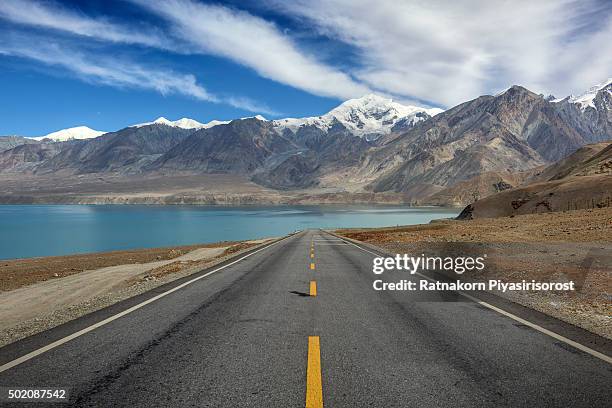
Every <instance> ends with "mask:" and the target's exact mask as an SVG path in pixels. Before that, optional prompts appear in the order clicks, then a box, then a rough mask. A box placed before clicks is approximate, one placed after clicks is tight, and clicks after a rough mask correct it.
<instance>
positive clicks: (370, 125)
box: [273, 94, 442, 138]
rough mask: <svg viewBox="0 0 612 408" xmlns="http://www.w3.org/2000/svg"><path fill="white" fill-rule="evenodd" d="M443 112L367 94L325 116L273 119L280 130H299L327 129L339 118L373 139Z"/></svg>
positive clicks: (356, 131) (357, 131)
mask: <svg viewBox="0 0 612 408" xmlns="http://www.w3.org/2000/svg"><path fill="white" fill-rule="evenodd" d="M440 112H442V110H441V109H437V108H434V109H426V108H421V107H418V106H409V105H402V104H400V103H397V102H394V101H393V100H392V99H389V98H385V97H383V96H380V95H375V94H368V95H365V96H363V97H361V98H356V99H349V100H348V101H346V102H343V103H342V104H340V105H339V106H337V107H336V108H334V109H332V110H331V111H329V112H328V113H326V114H325V115H322V116H315V117H308V118H287V119H278V120H275V121H273V122H274V126H276V127H277V128H278V129H279V130H281V131H282V130H284V129H289V130H291V131H292V132H296V131H297V130H298V129H299V128H300V127H302V126H308V125H313V126H316V127H318V128H320V129H322V130H327V129H329V128H330V127H331V126H332V125H333V124H334V123H335V122H336V121H337V122H340V123H342V125H344V127H346V128H347V129H348V130H349V131H351V132H352V133H353V134H354V135H356V136H360V137H366V138H370V137H372V136H379V135H381V134H386V133H389V132H391V130H392V129H393V127H394V126H395V125H396V124H399V123H400V122H401V123H402V124H404V125H405V126H412V125H414V124H416V123H417V122H420V121H422V120H425V119H427V118H428V117H429V116H435V115H437V114H438V113H440Z"/></svg>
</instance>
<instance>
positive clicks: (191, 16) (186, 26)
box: [132, 0, 371, 99]
mask: <svg viewBox="0 0 612 408" xmlns="http://www.w3.org/2000/svg"><path fill="white" fill-rule="evenodd" d="M132 1H134V2H135V3H138V4H140V5H142V6H143V7H146V8H147V9H149V10H151V11H152V12H154V13H156V14H158V15H160V16H162V17H164V18H166V19H168V20H169V21H170V22H171V23H172V24H171V26H172V27H173V29H174V34H175V35H176V36H177V37H180V38H181V39H182V40H183V41H185V42H187V43H188V44H190V46H192V47H195V49H196V51H199V52H202V53H205V54H212V55H217V56H221V57H225V58H228V59H230V60H232V61H234V62H237V63H239V64H242V65H244V66H247V67H250V68H252V69H253V70H255V71H256V72H257V73H258V74H259V75H261V76H263V77H265V78H269V79H272V80H274V81H277V82H280V83H283V84H287V85H290V86H293V87H295V88H298V89H302V90H305V91H307V92H310V93H313V94H316V95H321V96H331V97H338V98H344V99H345V98H351V97H358V96H362V95H364V94H366V93H368V92H371V88H370V87H368V86H366V85H364V84H362V83H359V82H358V81H355V80H354V79H353V78H351V76H350V75H348V74H346V73H344V72H342V71H340V70H338V69H336V68H334V67H331V66H328V65H326V64H324V63H322V62H320V61H318V60H317V59H316V58H315V57H314V56H312V55H308V54H306V53H305V52H303V51H302V50H300V49H299V48H298V47H297V45H296V44H295V43H294V42H293V41H292V40H291V38H290V37H288V36H287V35H286V34H284V33H283V31H282V30H281V29H279V28H278V27H277V26H275V25H274V24H272V23H270V22H268V21H266V20H264V19H262V18H259V17H256V16H253V15H251V14H249V13H246V12H243V11H238V10H233V9H230V8H227V7H222V6H217V5H206V4H200V3H197V2H194V1H191V0H168V1H161V2H149V1H146V0H132Z"/></svg>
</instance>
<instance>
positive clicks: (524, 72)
mask: <svg viewBox="0 0 612 408" xmlns="http://www.w3.org/2000/svg"><path fill="white" fill-rule="evenodd" d="M128 1H131V2H132V3H136V4H138V5H140V6H142V7H143V9H145V10H148V11H150V12H152V13H154V14H156V15H157V16H160V17H162V18H163V19H165V20H166V21H167V22H168V23H169V24H168V27H166V28H164V29H162V28H158V27H152V26H151V25H150V24H152V23H150V24H149V25H146V24H144V25H143V24H140V25H139V26H138V27H132V25H130V26H127V25H125V24H121V23H120V22H117V21H111V20H109V19H106V18H101V17H96V18H93V17H90V16H86V15H83V14H82V13H79V12H77V11H75V10H69V9H67V8H65V7H62V6H59V5H58V4H55V3H51V2H41V1H34V0H21V1H17V0H3V1H0V18H4V19H6V20H10V21H12V22H14V23H19V24H26V25H30V26H37V27H42V28H45V29H50V30H61V31H63V32H68V33H71V34H75V35H79V36H86V37H90V38H93V39H96V40H99V41H105V42H110V43H123V44H137V45H142V46H147V47H155V48H160V49H163V50H166V51H172V52H177V53H200V54H209V55H215V56H220V57H223V58H227V59H229V60H231V61H234V62H236V63H239V64H242V65H244V66H246V67H249V68H251V69H253V70H254V71H255V72H257V73H258V74H259V75H260V76H262V77H265V78H268V79H271V80H274V81H277V82H279V83H282V84H286V85H289V86H292V87H294V88H297V89H301V90H304V91H307V92H309V93H312V94H315V95H321V96H328V97H336V98H339V99H347V98H353V97H359V96H362V95H363V94H365V93H370V92H375V93H379V94H382V95H392V96H393V97H394V98H395V99H396V100H400V101H404V102H409V103H415V102H414V101H427V102H430V103H431V104H433V105H441V106H452V105H455V104H457V103H460V102H463V101H465V100H468V99H471V98H474V97H477V96H478V95H482V94H493V93H496V92H497V91H499V90H501V89H504V88H506V87H508V86H509V85H511V84H519V85H523V86H525V87H527V88H529V89H531V90H533V91H535V92H542V93H554V94H555V95H557V96H565V95H568V94H570V93H574V94H577V93H581V91H583V90H584V89H586V88H588V87H590V86H591V85H593V84H595V83H599V82H601V81H602V80H605V79H607V78H608V77H610V76H611V75H612V72H610V70H611V68H612V53H610V52H608V48H609V43H610V41H611V39H612V12H611V11H612V7H611V6H610V3H609V2H608V3H607V4H606V2H605V0H540V1H537V2H534V1H528V0H516V1H507V2H506V1H504V2H501V1H499V2H491V1H484V0H465V1H461V2H457V1H444V0H430V1H426V2H422V1H402V2H400V1H395V0H379V1H377V2H376V3H372V2H371V1H367V0H292V1H291V2H287V1H284V0H266V4H267V5H268V6H269V7H270V8H271V9H272V10H273V11H280V12H282V13H285V14H287V15H289V16H291V17H293V18H294V19H295V22H296V23H297V24H303V25H304V27H303V28H304V30H305V31H307V30H311V31H312V32H313V33H314V34H318V35H324V36H328V37H330V38H333V39H334V40H337V41H340V42H342V43H345V44H348V45H349V46H350V47H352V48H353V49H354V50H356V52H357V54H358V56H359V57H360V58H359V64H357V65H355V66H351V67H344V68H342V69H341V68H338V67H335V66H333V63H330V62H323V60H322V59H321V58H320V56H321V54H322V52H317V50H316V49H311V50H310V52H307V51H305V50H304V48H303V47H301V46H299V45H298V43H297V42H296V41H295V40H294V39H293V38H292V37H291V36H290V35H291V34H290V33H291V30H287V29H286V28H284V27H279V26H277V25H276V24H274V23H271V22H269V21H266V20H264V19H263V18H261V17H257V16H255V15H252V14H249V13H247V12H244V11H240V10H236V9H232V8H228V7H224V6H220V5H210V4H203V3H199V2H197V1H195V0H161V1H156V2H152V1H148V0H128ZM164 30H167V31H164ZM29 48H30V51H33V50H36V47H35V46H34V44H30V46H29ZM317 53H318V54H319V55H315V54H317ZM343 57H344V56H343V55H339V60H343ZM48 63H49V62H48ZM57 63H60V64H61V62H56V64H57ZM345 64H346V61H343V64H337V65H343V66H344V65H345ZM85 65H87V64H85ZM67 68H70V67H67ZM94 68H95V69H94ZM90 69H92V70H93V71H95V72H89V73H84V72H81V73H80V75H82V76H85V77H88V78H90V79H91V78H97V79H96V80H97V81H98V82H103V81H104V79H101V78H107V79H106V80H108V81H109V82H112V83H114V84H115V85H117V84H119V83H121V82H122V81H126V79H125V78H141V76H140V73H138V72H128V71H130V67H129V66H126V67H121V69H120V68H118V67H115V66H111V65H108V66H103V67H96V66H95V64H92V67H90ZM147 69H151V68H147ZM80 70H81V71H84V70H85V69H84V68H82V69H80ZM102 70H106V71H108V72H104V73H100V72H98V71H102ZM73 71H74V69H73ZM161 72H162V73H163V74H161V77H158V78H155V76H153V78H155V81H154V82H157V85H151V87H152V89H157V90H158V91H160V92H170V91H169V90H170V89H176V88H177V86H173V85H172V84H173V83H175V82H174V81H175V80H177V81H178V82H180V83H182V84H186V89H187V91H184V92H183V93H185V94H190V95H191V96H194V97H196V98H199V97H198V96H195V94H197V93H198V92H200V91H198V89H199V88H201V86H199V85H198V84H197V83H196V81H195V78H194V77H193V76H190V75H181V74H176V73H168V72H167V71H163V70H162V71H161ZM108 78H112V80H109V79H108ZM170 78H172V80H171V79H170ZM135 82H137V83H140V82H141V81H135ZM123 86H128V85H127V84H124V85H123ZM129 86H134V87H139V86H142V85H136V84H131V85H129ZM201 89H203V88H201ZM172 92H178V91H172ZM207 95H208V98H213V96H211V95H210V94H207ZM214 98H215V101H217V102H221V103H228V104H230V105H233V106H236V107H240V108H242V109H246V110H250V111H254V112H261V113H268V114H274V113H273V112H271V109H269V108H267V107H265V106H262V105H261V104H258V103H256V102H254V101H251V100H249V99H247V98H243V97H240V96H229V97H218V96H215V97H214ZM209 100H210V99H209ZM418 103H419V102H417V104H418ZM421 104H422V103H421Z"/></svg>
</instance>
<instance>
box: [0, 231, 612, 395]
mask: <svg viewBox="0 0 612 408" xmlns="http://www.w3.org/2000/svg"><path fill="white" fill-rule="evenodd" d="M374 256H375V254H373V253H371V252H368V251H366V250H364V249H361V248H359V247H357V246H355V245H352V244H349V243H346V242H344V241H342V240H341V239H338V238H336V237H334V236H332V235H330V234H328V233H325V232H322V231H305V232H302V233H299V234H296V235H294V236H291V237H288V238H286V239H284V240H281V241H279V242H277V243H275V244H274V245H271V246H269V247H267V248H265V249H262V250H260V251H258V252H256V253H253V254H251V255H249V256H248V257H245V258H244V259H242V260H240V261H239V262H234V263H232V264H230V265H228V266H226V267H224V268H223V269H221V270H218V271H216V272H214V273H212V274H209V275H207V276H205V277H203V278H201V279H198V280H195V281H186V282H190V283H188V284H186V285H184V286H183V287H180V288H178V289H175V290H174V291H173V292H171V293H168V294H164V293H165V292H164V291H167V290H168V288H164V289H158V291H157V292H156V295H158V296H159V295H161V294H163V296H160V297H159V298H157V299H154V300H152V301H151V299H152V296H148V297H146V298H143V300H146V299H148V300H147V301H149V303H147V304H145V305H142V306H139V307H137V308H134V309H133V310H131V311H129V312H128V313H125V311H126V310H128V307H134V305H139V303H137V302H136V300H135V301H133V302H132V303H129V302H128V303H127V304H125V306H117V307H116V308H115V309H113V310H112V313H110V312H109V311H106V314H104V313H102V312H100V313H98V314H93V315H92V316H88V317H85V318H82V319H80V321H77V322H74V323H73V324H69V325H66V326H64V327H60V328H57V329H54V330H50V331H49V332H47V333H44V334H41V335H38V336H34V337H33V338H30V339H25V340H23V341H22V342H19V343H17V344H14V345H10V346H7V347H5V348H3V349H0V365H3V367H8V365H10V363H11V362H12V361H15V359H17V358H18V357H21V356H23V355H26V354H27V353H30V352H33V351H36V350H41V349H42V350H43V351H44V352H41V353H40V354H39V355H36V356H34V357H32V358H30V359H28V360H27V361H24V362H22V363H20V364H18V365H15V366H14V367H10V368H7V369H4V371H2V372H0V386H4V387H14V388H25V387H59V388H69V389H70V394H71V401H72V403H73V404H74V405H76V406H131V407H151V406H168V407H170V406H172V407H175V406H199V407H304V406H312V407H316V406H321V404H324V405H325V406H327V407H366V406H367V407H407V406H432V407H433V406H435V407H440V406H449V407H450V406H452V407H461V406H465V407H473V406H512V407H517V406H526V407H527V406H529V407H533V406H551V407H552V406H556V407H561V406H572V407H581V406H584V407H597V406H602V407H603V406H609V403H610V401H611V400H612V391H611V386H612V369H611V367H612V365H610V364H609V363H608V362H606V361H603V360H601V359H599V358H597V357H594V356H593V355H590V354H588V353H585V352H583V351H579V350H577V349H575V348H573V347H571V346H569V345H568V344H566V343H564V342H562V341H559V340H558V339H555V338H554V337H551V336H548V335H546V334H544V333H542V332H539V331H537V330H534V329H532V328H530V327H528V326H526V325H523V324H519V323H517V321H516V320H513V319H511V318H508V317H507V316H504V315H502V314H500V313H497V312H495V311H494V310H491V309H488V308H486V307H483V306H482V305H479V304H477V303H474V302H471V301H465V300H462V301H456V302H449V301H448V300H449V299H448V295H447V294H436V293H433V294H432V293H429V294H428V295H427V296H422V295H420V294H418V293H411V292H388V291H385V292H383V291H375V290H373V288H372V282H373V280H374V279H377V278H379V277H377V276H375V275H373V273H372V258H373V257H374ZM209 272H210V271H205V272H203V273H209ZM200 276H203V275H202V274H201V275H200ZM381 276H382V279H389V280H392V279H393V278H398V275H393V274H391V273H390V274H384V275H381ZM404 277H406V278H410V277H408V276H407V275H406V276H404ZM412 279H418V277H412ZM183 283H184V282H183ZM177 284H178V283H177ZM117 313H124V314H123V315H121V316H120V317H118V318H114V319H111V320H110V321H108V322H107V323H105V324H103V325H100V326H99V327H96V328H95V329H93V330H90V331H86V332H85V333H83V334H82V335H79V336H76V337H74V338H71V339H70V340H69V341H66V342H63V343H62V344H60V345H58V346H57V347H54V348H50V349H48V350H46V349H43V348H44V347H45V346H47V345H48V344H50V343H52V342H53V341H57V340H61V339H64V338H66V336H69V335H71V334H73V333H75V332H77V331H78V330H83V329H84V328H87V327H91V325H92V324H95V323H98V322H100V321H101V320H103V319H108V318H109V317H112V316H116V315H117Z"/></svg>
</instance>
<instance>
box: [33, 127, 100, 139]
mask: <svg viewBox="0 0 612 408" xmlns="http://www.w3.org/2000/svg"><path fill="white" fill-rule="evenodd" d="M105 133H107V132H101V131H99V130H94V129H91V128H89V127H87V126H76V127H71V128H68V129H62V130H58V131H57V132H53V133H49V134H48V135H45V136H39V137H31V138H29V139H33V140H43V139H50V140H53V141H54V142H65V141H67V140H75V139H93V138H94V137H98V136H101V135H103V134H105Z"/></svg>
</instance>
